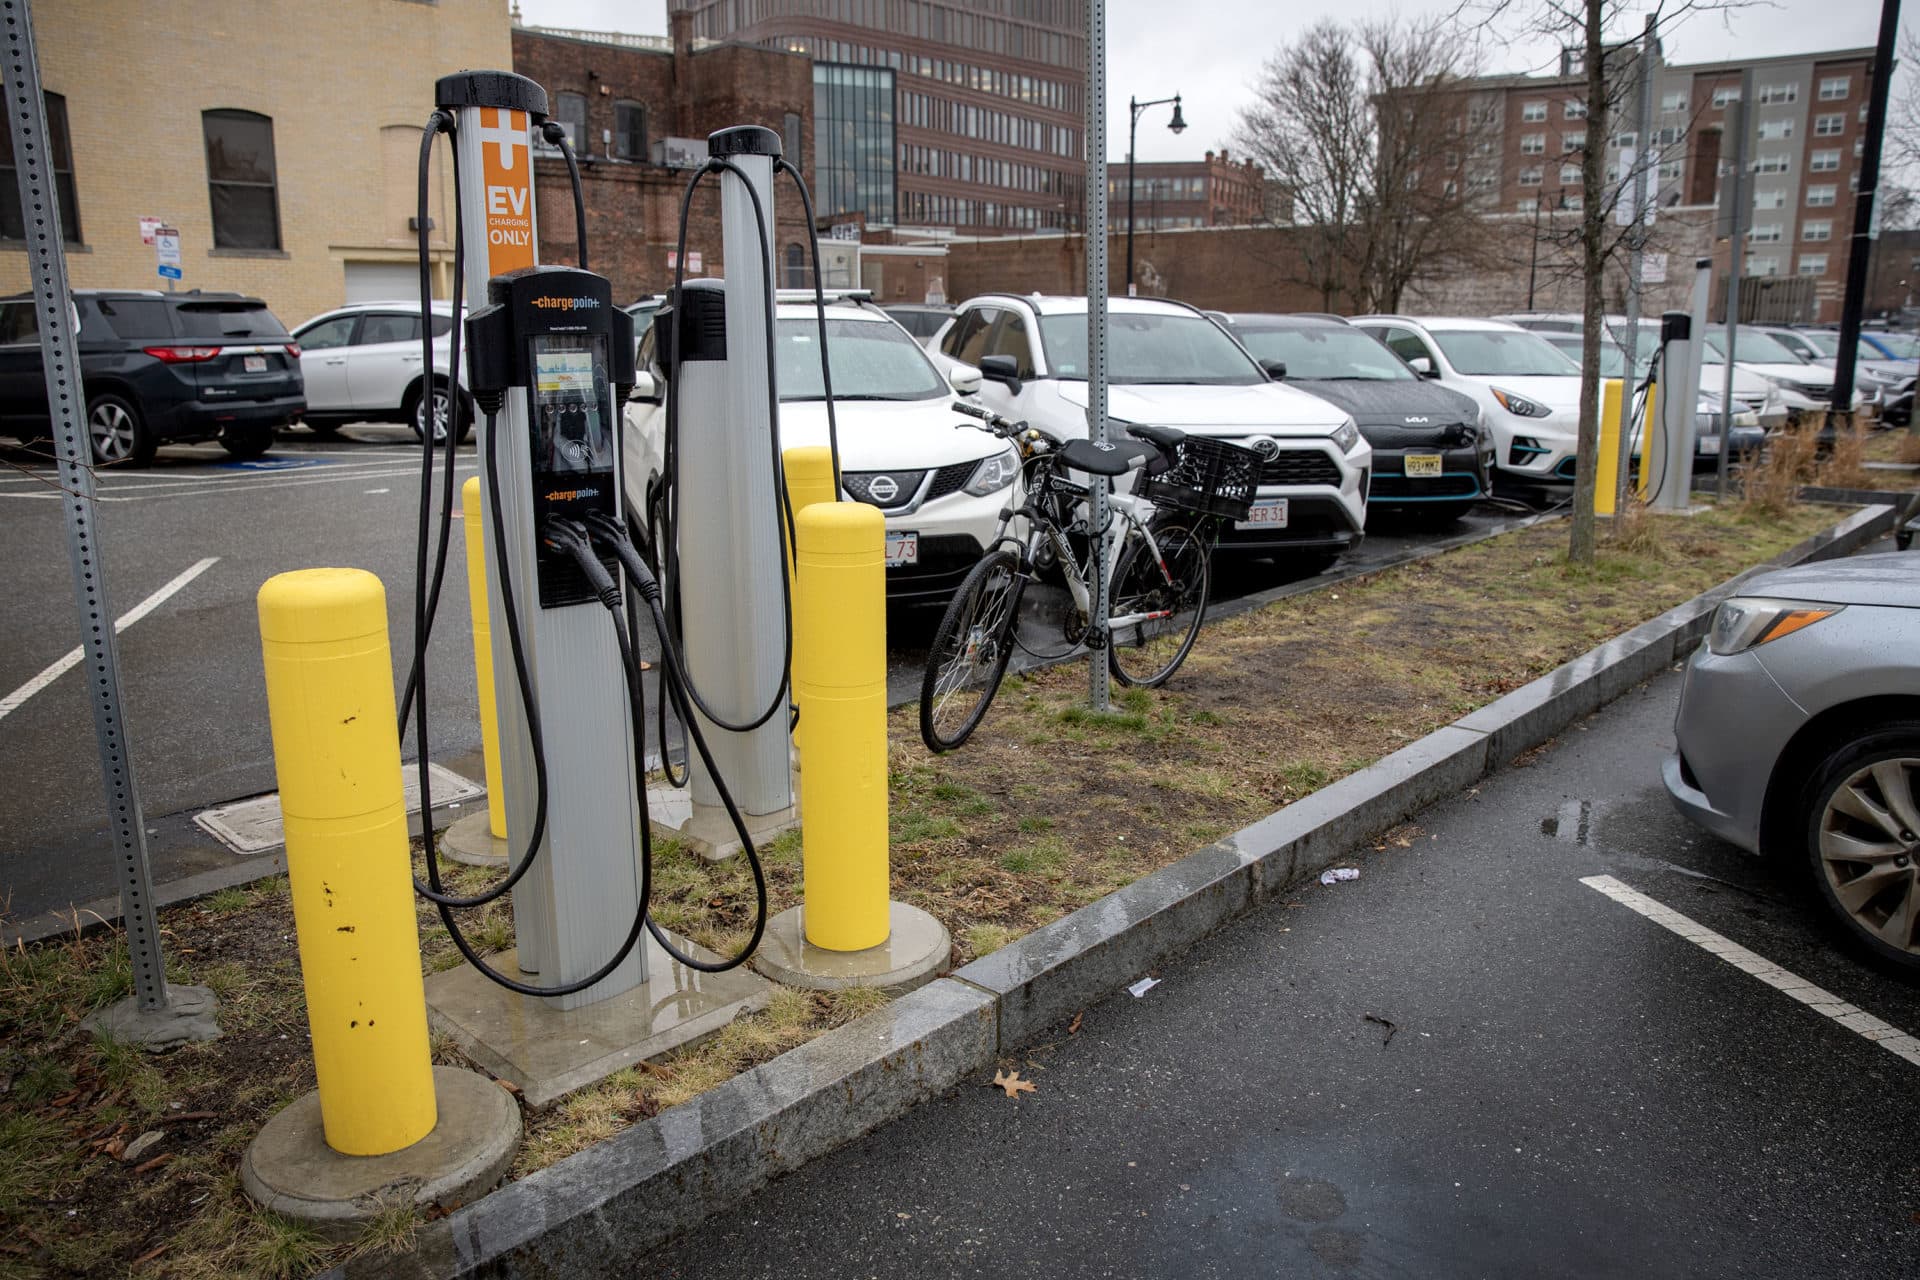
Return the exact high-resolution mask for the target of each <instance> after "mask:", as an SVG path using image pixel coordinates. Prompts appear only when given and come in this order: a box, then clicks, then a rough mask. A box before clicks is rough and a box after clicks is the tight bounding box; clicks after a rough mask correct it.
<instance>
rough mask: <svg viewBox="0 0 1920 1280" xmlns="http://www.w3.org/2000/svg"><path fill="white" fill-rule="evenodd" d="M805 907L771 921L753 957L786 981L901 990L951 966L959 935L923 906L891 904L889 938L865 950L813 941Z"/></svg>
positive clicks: (817, 987)
mask: <svg viewBox="0 0 1920 1280" xmlns="http://www.w3.org/2000/svg"><path fill="white" fill-rule="evenodd" d="M804 910H805V908H804V907H792V908H789V909H788V910H786V911H782V912H781V913H780V914H779V915H777V916H775V917H774V918H773V919H772V920H769V921H768V922H767V931H766V934H765V935H764V936H763V937H762V938H761V939H760V949H759V950H758V951H756V952H755V953H754V956H753V967H754V968H755V969H758V970H759V971H760V972H761V973H762V974H763V975H765V976H766V977H768V978H771V979H773V981H775V982H778V983H780V984H781V985H782V986H787V987H800V988H802V989H804V990H807V991H839V990H842V989H844V988H846V987H878V988H880V989H881V990H883V991H887V992H889V993H891V994H894V995H899V994H900V993H902V992H906V991H911V990H913V989H914V988H915V987H918V986H923V985H925V984H926V983H929V982H932V981H933V980H934V979H935V978H937V977H939V976H940V975H941V974H943V973H945V972H946V971H947V969H948V968H949V966H950V961H951V958H952V955H953V939H952V938H951V937H949V936H948V934H947V927H946V926H945V925H943V924H941V923H940V922H939V921H938V920H936V919H934V918H933V917H932V916H930V915H928V914H927V913H926V912H924V911H922V910H921V909H920V908H918V907H912V906H908V905H907V904H906V903H904V902H890V903H888V904H887V912H888V915H887V920H888V925H889V928H890V932H889V934H888V936H887V940H886V941H885V942H883V943H881V944H880V945H879V946H877V947H868V948H867V949H866V950H865V951H828V950H827V949H826V948H824V947H816V946H814V945H813V944H812V943H810V942H808V941H807V938H806V934H805V932H804V931H803V927H802V923H801V912H802V911H804Z"/></svg>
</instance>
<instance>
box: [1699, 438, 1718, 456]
mask: <svg viewBox="0 0 1920 1280" xmlns="http://www.w3.org/2000/svg"><path fill="white" fill-rule="evenodd" d="M1700 452H1701V453H1704V454H1706V455H1707V456H1708V457H1713V456H1715V455H1717V454H1718V453H1719V452H1720V437H1719V436H1701V437H1700Z"/></svg>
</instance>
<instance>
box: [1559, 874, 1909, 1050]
mask: <svg viewBox="0 0 1920 1280" xmlns="http://www.w3.org/2000/svg"><path fill="white" fill-rule="evenodd" d="M1580 883H1581V884H1583V885H1586V886H1587V888H1589V889H1596V890H1598V891H1599V892H1601V893H1604V894H1606V895H1607V896H1608V897H1609V898H1612V899H1613V900H1614V901H1615V902H1618V903H1619V904H1620V905H1622V906H1624V907H1628V908H1631V909H1632V910H1634V911H1637V912H1639V913H1640V914H1641V915H1643V916H1645V917H1646V918H1647V919H1649V920H1651V921H1653V922H1654V923H1655V924H1657V925H1659V926H1660V927H1661V928H1663V929H1668V930H1671V931H1672V932H1674V933H1677V934H1679V935H1680V936H1681V937H1683V938H1685V939H1686V940H1687V941H1688V942H1691V943H1693V944H1694V945H1695V946H1697V947H1700V948H1702V949H1703V950H1706V951H1711V952H1712V953H1713V954H1714V955H1717V956H1719V957H1720V958H1721V959H1722V960H1725V961H1726V962H1727V963H1728V964H1730V965H1732V966H1733V967H1734V968H1736V969H1738V970H1739V971H1740V972H1742V973H1744V974H1747V975H1749V976H1750V977H1755V978H1758V979H1759V980H1760V981H1762V982H1764V983H1766V984H1767V985H1768V986H1770V987H1772V988H1773V989H1774V990H1776V991H1779V992H1781V993H1782V994H1785V995H1789V996H1792V997H1793V998H1794V999H1795V1000H1798V1001H1799V1002H1800V1003H1801V1004H1804V1005H1806V1006H1807V1007H1808V1008H1809V1009H1812V1010H1813V1011H1814V1012H1815V1013H1823V1014H1825V1015H1826V1016H1827V1017H1829V1018H1832V1019H1833V1020H1834V1021H1835V1022H1837V1023H1839V1024H1840V1025H1841V1026H1843V1027H1845V1028H1846V1029H1847V1030H1849V1031H1852V1032H1856V1033H1858V1034H1859V1035H1860V1036H1862V1037H1864V1038H1865V1039H1868V1040H1871V1041H1873V1042H1874V1043H1875V1044H1877V1045H1879V1046H1880V1047H1881V1048H1882V1049H1885V1050H1886V1051H1887V1052H1888V1053H1891V1054H1893V1055H1895V1056H1896V1057H1900V1058H1905V1059H1906V1060H1907V1061H1908V1062H1911V1063H1913V1065H1915V1066H1916V1067H1920V1040H1916V1039H1914V1038H1913V1037H1912V1036H1910V1035H1908V1034H1907V1033H1906V1032H1904V1031H1902V1030H1900V1028H1898V1027H1896V1026H1894V1025H1893V1024H1891V1023H1888V1022H1882V1021H1881V1020H1880V1019H1878V1018H1876V1017H1874V1016H1873V1015H1872V1014H1870V1013H1866V1012H1863V1011H1862V1010H1859V1009H1856V1008H1854V1007H1853V1006H1852V1005H1850V1004H1848V1003H1847V1002H1846V1001H1844V1000H1842V999H1841V998H1840V997H1839V996H1836V995H1834V994H1833V993H1832V992H1831V991H1828V990H1826V989H1825V988H1823V987H1816V986H1814V985H1813V984H1812V983H1811V982H1808V981H1807V980H1806V979H1805V978H1802V977H1800V976H1799V975H1797V974H1794V973H1791V972H1789V971H1787V970H1785V969H1782V968H1781V967H1780V966H1779V965H1777V964H1775V963H1773V961H1771V960H1767V959H1763V958H1762V957H1760V956H1758V955H1755V954H1754V953H1753V952H1751V951H1749V950H1747V949H1746V948H1745V947H1743V946H1741V945H1740V944H1739V943H1737V942H1734V941H1733V940H1732V939H1730V938H1726V937H1723V936H1721V935H1720V934H1717V933H1715V932H1714V931H1713V930H1711V929H1709V928H1707V927H1706V926H1705V925H1703V924H1699V923H1697V922H1695V921H1693V920H1690V919H1688V918H1687V917H1686V916H1683V915H1681V914H1680V913H1679V912H1678V911H1675V910H1673V909H1672V908H1671V907H1663V906H1661V905H1660V904H1659V903H1658V902H1655V901H1654V900H1653V899H1652V898H1649V897H1648V896H1647V895H1646V894H1644V893H1641V892H1639V891H1638V890H1635V889H1629V888H1628V887H1627V886H1626V885H1624V884H1622V883H1620V882H1619V881H1618V880H1615V879H1614V878H1613V877H1612V876H1583V877H1581V880H1580Z"/></svg>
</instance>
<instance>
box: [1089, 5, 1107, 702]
mask: <svg viewBox="0 0 1920 1280" xmlns="http://www.w3.org/2000/svg"><path fill="white" fill-rule="evenodd" d="M1087 437H1088V438H1089V439H1090V440H1092V441H1093V442H1094V443H1095V444H1105V443H1106V441H1107V3H1106V0H1087ZM1088 479H1089V480H1090V481H1091V483H1090V484H1089V485H1088V486H1087V488H1088V489H1089V490H1090V491H1091V497H1090V499H1089V501H1088V504H1087V505H1088V509H1089V511H1088V520H1089V523H1090V525H1091V532H1092V535H1093V536H1092V539H1091V543H1092V545H1091V548H1090V550H1089V552H1088V554H1089V555H1090V556H1091V557H1092V559H1093V574H1092V577H1093V583H1092V586H1093V592H1092V595H1093V600H1092V603H1091V604H1090V605H1089V606H1088V612H1089V613H1090V614H1091V615H1092V616H1091V617H1089V618H1088V619H1087V623H1088V626H1087V644H1088V647H1089V648H1090V649H1091V650H1092V651H1093V652H1092V656H1091V658H1090V659H1089V661H1088V664H1087V686H1088V694H1089V697H1090V699H1091V701H1092V703H1093V709H1094V710H1095V711H1105V710H1106V709H1107V700H1108V698H1109V696H1110V694H1111V691H1112V685H1111V683H1110V682H1111V679H1112V676H1111V673H1110V672H1109V671H1108V670H1107V652H1106V648H1107V645H1108V644H1109V643H1110V642H1111V637H1110V636H1108V635H1107V543H1108V542H1109V541H1110V540H1111V538H1112V537H1113V531H1112V530H1111V529H1109V528H1108V527H1107V526H1108V525H1109V523H1111V521H1112V516H1113V512H1112V509H1111V503H1110V502H1109V500H1108V495H1109V494H1110V493H1111V492H1112V485H1113V481H1111V480H1109V479H1108V478H1107V477H1106V476H1089V477H1088Z"/></svg>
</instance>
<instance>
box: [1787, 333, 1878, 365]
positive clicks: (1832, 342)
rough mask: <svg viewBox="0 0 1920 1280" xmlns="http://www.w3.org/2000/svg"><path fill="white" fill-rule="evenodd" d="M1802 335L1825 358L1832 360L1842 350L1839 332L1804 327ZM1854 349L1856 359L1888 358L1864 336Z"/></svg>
mask: <svg viewBox="0 0 1920 1280" xmlns="http://www.w3.org/2000/svg"><path fill="white" fill-rule="evenodd" d="M1800 336H1801V337H1802V338H1805V339H1806V340H1807V341H1808V342H1809V343H1811V344H1812V345H1813V349H1814V350H1815V351H1818V352H1819V353H1820V358H1821V359H1823V360H1831V359H1833V358H1834V357H1835V356H1836V355H1838V354H1839V352H1840V335H1839V334H1837V333H1823V332H1822V331H1820V330H1818V329H1803V330H1801V332H1800ZM1853 350H1854V359H1856V360H1885V359H1886V357H1885V356H1884V355H1882V354H1880V352H1879V351H1878V350H1876V349H1875V348H1873V347H1872V346H1870V345H1868V343H1867V341H1866V340H1865V339H1864V338H1863V339H1861V340H1860V341H1859V342H1858V343H1856V344H1855V345H1854V348H1853Z"/></svg>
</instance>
